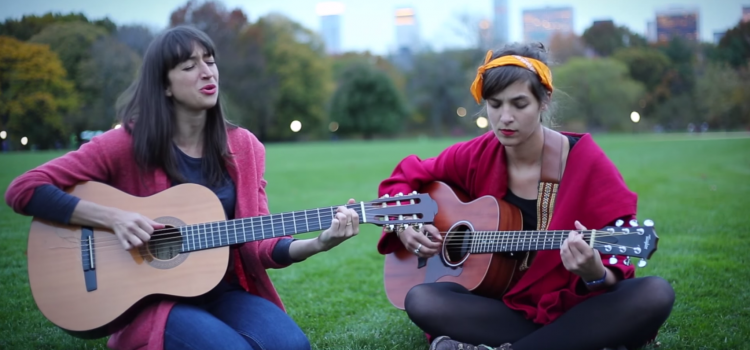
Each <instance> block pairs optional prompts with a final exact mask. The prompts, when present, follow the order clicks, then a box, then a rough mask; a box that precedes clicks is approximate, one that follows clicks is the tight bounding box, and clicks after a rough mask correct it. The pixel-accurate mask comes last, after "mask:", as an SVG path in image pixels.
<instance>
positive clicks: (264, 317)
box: [164, 282, 310, 350]
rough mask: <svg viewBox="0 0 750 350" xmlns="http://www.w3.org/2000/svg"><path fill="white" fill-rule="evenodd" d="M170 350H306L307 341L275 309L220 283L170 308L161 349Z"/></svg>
mask: <svg viewBox="0 0 750 350" xmlns="http://www.w3.org/2000/svg"><path fill="white" fill-rule="evenodd" d="M173 349H194V350H199V349H200V350H210V349H238V350H272V349H273V350H276V349H278V350H284V349H290V350H297V349H300V350H309V349H310V342H309V341H308V339H307V336H305V334H304V333H303V332H302V330H301V329H300V328H299V326H297V324H296V323H295V322H294V321H293V320H292V318H291V317H289V315H287V314H286V313H285V312H284V311H282V310H281V309H280V308H279V307H278V306H276V305H275V304H273V303H272V302H270V301H268V300H266V299H264V298H262V297H259V296H257V295H253V294H250V293H247V292H245V291H244V290H242V289H240V288H239V287H238V286H235V285H230V284H228V283H226V282H222V283H220V284H219V286H217V288H215V289H214V290H213V291H211V292H209V293H207V294H206V295H205V296H202V297H198V298H195V299H193V300H191V301H188V302H183V303H178V304H176V305H175V306H174V307H173V308H172V310H171V311H170V313H169V318H168V319H167V326H166V329H165V331H164V350H173Z"/></svg>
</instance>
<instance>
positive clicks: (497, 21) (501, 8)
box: [483, 0, 509, 47]
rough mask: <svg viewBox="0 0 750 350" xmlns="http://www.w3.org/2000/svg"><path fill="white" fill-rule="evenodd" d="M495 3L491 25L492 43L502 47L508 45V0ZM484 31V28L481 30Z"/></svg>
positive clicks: (496, 0) (498, 0) (497, 0)
mask: <svg viewBox="0 0 750 350" xmlns="http://www.w3.org/2000/svg"><path fill="white" fill-rule="evenodd" d="M494 1H495V18H494V21H493V24H492V32H493V36H492V42H493V45H495V46H498V47H499V46H502V45H504V44H506V43H508V37H509V34H508V29H509V20H508V0H494ZM483 29H484V28H483Z"/></svg>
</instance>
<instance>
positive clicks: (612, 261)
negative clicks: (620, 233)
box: [609, 255, 617, 265]
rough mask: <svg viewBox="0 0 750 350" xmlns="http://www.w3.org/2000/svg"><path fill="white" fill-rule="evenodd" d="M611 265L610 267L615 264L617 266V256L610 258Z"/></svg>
mask: <svg viewBox="0 0 750 350" xmlns="http://www.w3.org/2000/svg"><path fill="white" fill-rule="evenodd" d="M609 264H610V265H614V264H617V258H615V256H614V255H612V257H611V258H609Z"/></svg>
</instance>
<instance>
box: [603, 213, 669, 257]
mask: <svg viewBox="0 0 750 350" xmlns="http://www.w3.org/2000/svg"><path fill="white" fill-rule="evenodd" d="M623 223H624V222H623V221H622V220H617V222H616V223H615V226H607V227H605V228H603V229H601V230H596V233H595V236H594V244H593V247H594V249H596V250H598V251H600V252H601V253H602V254H612V257H611V258H610V263H612V264H614V263H616V262H617V258H615V257H614V255H626V256H628V257H637V258H641V261H640V262H639V263H638V266H639V267H644V266H646V261H647V260H648V259H651V256H652V255H653V254H654V253H655V252H656V249H657V245H658V243H659V236H657V234H656V230H654V222H653V220H645V221H644V222H643V226H639V225H638V221H637V220H635V219H633V220H631V221H630V226H631V227H622V224H623Z"/></svg>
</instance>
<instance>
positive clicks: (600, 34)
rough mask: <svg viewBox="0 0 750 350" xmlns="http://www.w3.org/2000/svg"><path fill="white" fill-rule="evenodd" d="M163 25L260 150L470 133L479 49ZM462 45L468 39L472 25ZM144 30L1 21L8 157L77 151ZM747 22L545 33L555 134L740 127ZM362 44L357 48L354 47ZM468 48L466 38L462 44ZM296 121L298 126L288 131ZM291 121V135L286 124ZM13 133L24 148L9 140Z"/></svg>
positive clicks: (122, 78)
mask: <svg viewBox="0 0 750 350" xmlns="http://www.w3.org/2000/svg"><path fill="white" fill-rule="evenodd" d="M169 23H170V24H169V25H170V26H176V25H181V24H189V25H194V26H196V27H198V28H199V29H201V30H204V31H205V32H207V33H208V34H209V35H210V36H211V38H212V39H213V40H214V42H215V44H216V46H217V50H218V55H217V63H218V65H219V69H220V85H221V89H222V100H223V103H224V106H225V107H226V109H227V111H228V113H227V114H228V116H229V117H230V119H231V120H232V121H233V122H235V123H238V124H240V125H242V126H243V127H246V128H248V129H250V130H252V131H253V132H254V133H255V134H256V135H258V137H259V138H260V139H261V140H263V141H265V142H269V141H286V140H306V139H328V138H331V137H342V138H344V137H362V138H374V137H395V136H400V135H404V134H417V133H421V134H429V135H433V136H444V135H460V134H477V133H479V132H482V131H484V130H482V129H481V128H479V127H477V123H476V118H477V117H479V116H481V113H482V111H481V109H480V106H478V105H477V104H476V103H475V102H474V101H473V100H472V98H471V96H470V94H469V86H470V84H471V81H472V80H473V78H474V74H475V72H476V68H477V66H478V64H479V63H480V62H481V60H482V59H483V57H484V54H485V52H486V50H487V49H488V47H485V46H483V44H482V42H483V41H482V40H476V44H475V45H472V48H470V49H462V50H446V51H441V52H436V51H434V50H429V49H428V50H426V51H422V52H418V53H414V54H412V55H406V56H404V55H398V56H377V55H372V54H370V53H367V52H364V53H353V52H352V53H346V54H343V55H337V56H328V55H326V54H325V51H324V44H323V41H322V39H321V38H320V36H319V35H317V34H316V33H315V31H314V30H312V29H310V28H305V27H304V26H302V25H300V24H299V23H297V22H295V21H293V20H291V19H289V18H287V17H285V16H283V15H279V14H270V15H266V16H263V17H260V18H258V19H257V20H256V21H254V22H250V21H249V20H248V17H247V15H246V14H245V13H244V12H243V11H242V10H239V9H227V8H226V7H225V6H224V5H223V4H222V3H221V2H217V1H208V2H195V1H188V2H187V3H185V4H184V5H183V6H180V7H179V8H177V9H175V10H174V11H173V12H172V13H171V15H170V21H169ZM465 27H466V28H464V30H465V33H468V34H467V37H474V38H480V36H481V35H480V34H479V33H480V30H479V28H478V27H476V26H473V25H466V26H465ZM154 35H155V33H154V32H153V31H152V30H151V29H149V28H146V27H143V26H140V25H117V24H115V23H113V22H112V21H110V20H109V19H107V18H105V19H95V20H92V19H89V18H87V17H86V16H84V15H83V14H75V13H71V14H55V13H49V14H46V15H43V16H24V17H22V18H20V19H13V18H9V19H6V20H5V22H3V23H0V130H2V131H6V134H5V135H7V140H6V141H7V142H8V143H9V144H10V145H12V146H11V147H12V148H14V149H21V148H24V147H25V148H28V147H31V146H32V145H33V146H34V147H36V148H42V149H43V148H54V147H57V148H60V147H67V146H69V145H70V144H78V143H80V142H81V141H82V140H80V135H81V133H82V132H84V131H87V130H106V129H110V128H112V127H113V126H114V125H115V123H116V121H115V105H116V103H117V99H118V97H119V96H120V94H121V93H122V92H123V91H124V90H125V89H126V88H127V86H128V85H129V84H130V83H131V82H132V80H133V79H134V78H135V76H136V74H137V71H138V68H139V66H140V64H141V58H142V56H143V53H144V51H145V49H146V47H147V46H148V44H149V43H150V42H151V40H152V39H153V37H154ZM747 38H750V23H744V24H738V25H737V26H736V27H735V28H734V29H732V30H730V31H728V32H727V34H726V36H725V37H724V39H723V40H722V41H721V42H720V43H719V45H713V44H708V43H691V42H687V41H683V40H680V39H673V40H672V41H670V42H667V43H658V44H650V43H647V42H646V40H645V39H644V38H643V37H641V36H639V35H637V34H634V33H632V32H631V31H630V30H628V29H627V28H625V27H617V26H615V25H612V24H598V25H596V26H592V27H591V28H588V29H587V30H586V31H585V32H584V33H583V35H582V36H580V37H578V36H574V35H573V36H556V37H554V38H553V40H552V42H551V44H550V46H549V49H550V51H551V56H552V57H551V58H552V61H553V65H552V67H553V72H554V84H555V85H556V86H557V87H558V88H559V90H558V91H556V93H555V94H554V98H555V101H556V102H557V112H556V123H557V124H558V125H560V126H563V127H566V128H568V129H578V130H587V131H593V130H600V131H622V130H631V128H632V127H633V123H632V122H631V121H630V114H631V112H633V111H636V112H638V113H639V114H640V116H641V119H640V121H639V124H638V125H637V126H638V127H639V129H640V130H651V129H653V128H658V129H659V130H667V131H669V130H678V131H684V130H685V129H686V127H687V125H688V124H690V123H693V124H694V125H699V124H703V123H707V125H709V126H710V128H712V129H724V130H729V129H746V128H748V127H750V79H748V78H750V64H749V63H748V62H749V61H748V60H749V59H750V39H747ZM363 40H365V39H363ZM472 40H473V39H472ZM294 121H297V122H298V123H293V122H294ZM292 124H295V126H296V128H292V127H291V126H292ZM22 137H26V138H27V140H28V145H26V146H23V147H22V145H21V143H20V139H21V138H22Z"/></svg>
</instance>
